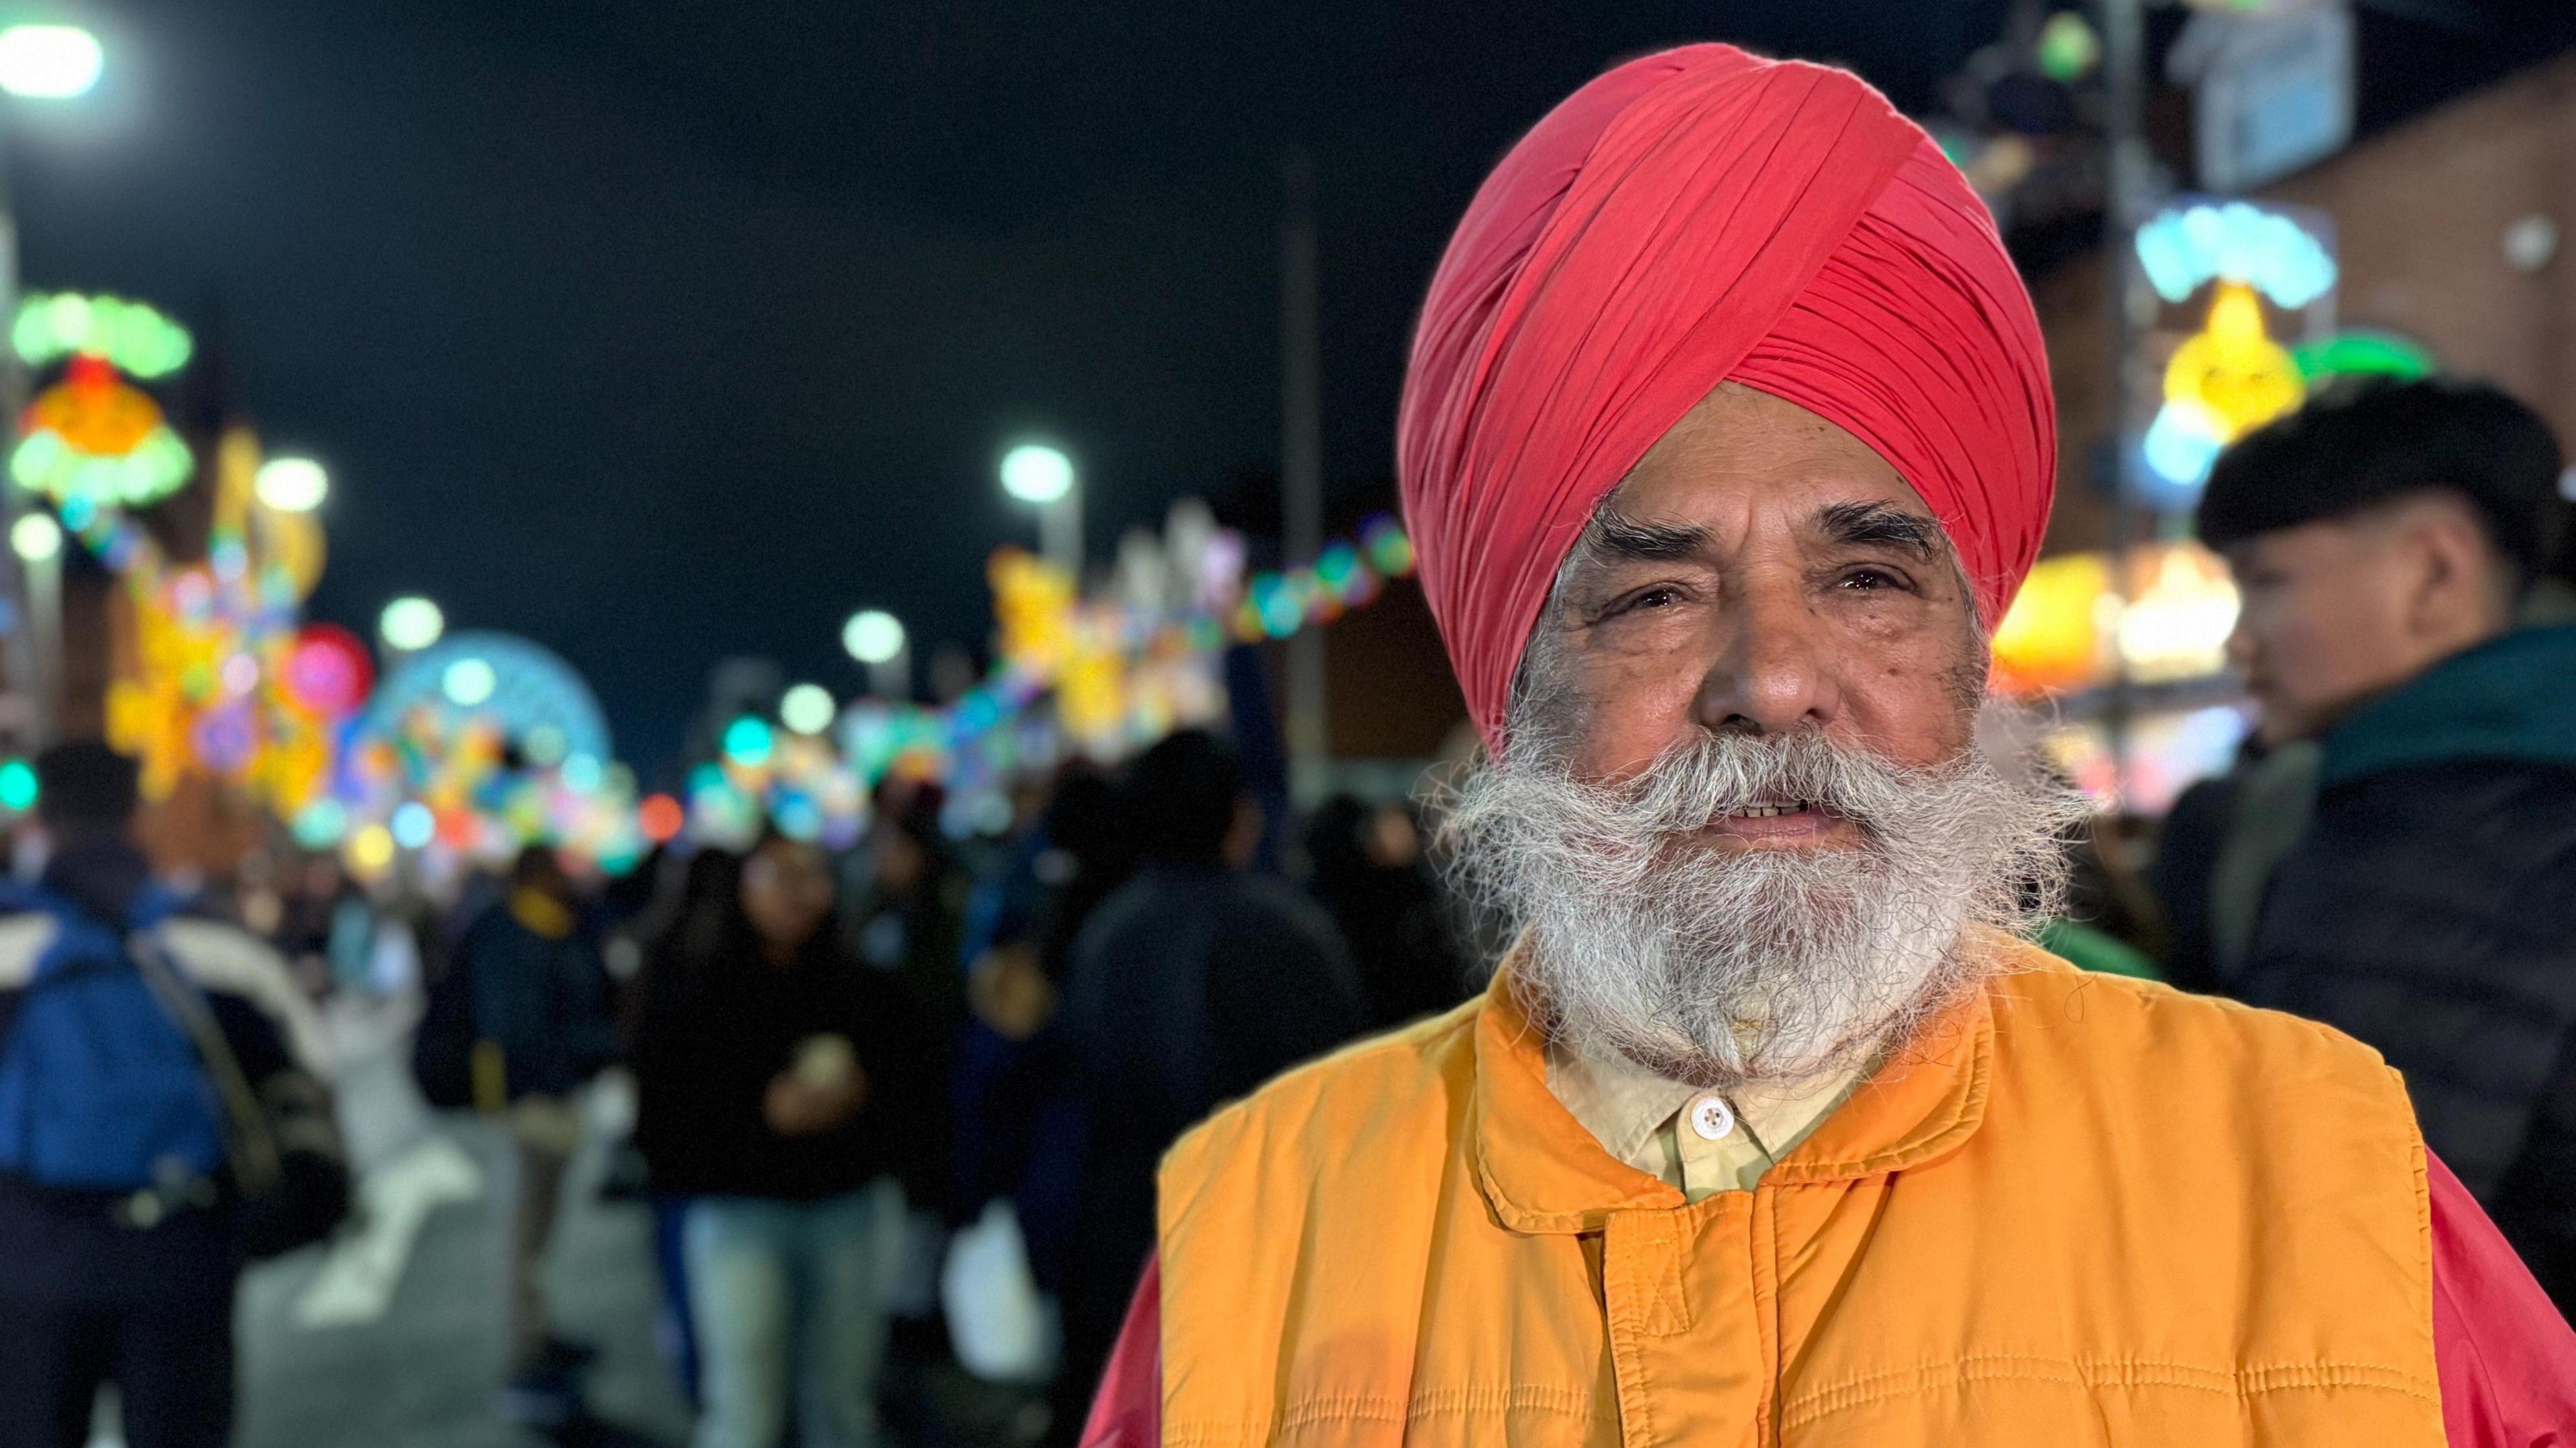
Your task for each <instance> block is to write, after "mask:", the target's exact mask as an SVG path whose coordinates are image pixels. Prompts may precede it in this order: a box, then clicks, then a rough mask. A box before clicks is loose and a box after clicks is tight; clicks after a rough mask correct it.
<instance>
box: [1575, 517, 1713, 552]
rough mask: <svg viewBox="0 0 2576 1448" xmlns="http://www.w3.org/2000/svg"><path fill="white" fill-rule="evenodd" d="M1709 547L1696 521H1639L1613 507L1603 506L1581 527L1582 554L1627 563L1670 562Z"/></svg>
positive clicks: (1703, 532)
mask: <svg viewBox="0 0 2576 1448" xmlns="http://www.w3.org/2000/svg"><path fill="white" fill-rule="evenodd" d="M1707 546H1708V530H1707V529H1706V528H1703V527H1700V526H1699V525H1698V524H1696V523H1641V522H1638V521H1637V520H1636V519H1634V518H1631V517H1628V516H1627V515H1625V514H1623V513H1621V512H1619V511H1618V510H1617V509H1615V508H1610V507H1603V508H1602V509H1601V510H1600V511H1598V512H1596V513H1594V514H1593V515H1592V521H1591V522H1590V523H1588V524H1586V525H1585V526H1584V529H1583V544H1582V547H1581V548H1580V549H1579V550H1577V551H1578V552H1579V553H1580V554H1581V555H1582V556H1584V557H1587V558H1596V559H1604V560H1616V561H1620V562H1630V563H1671V562H1675V561H1677V560H1679V559H1684V558H1689V557H1692V556H1693V555H1695V554H1697V553H1698V552H1699V551H1700V550H1701V549H1703V548H1705V547H1707Z"/></svg>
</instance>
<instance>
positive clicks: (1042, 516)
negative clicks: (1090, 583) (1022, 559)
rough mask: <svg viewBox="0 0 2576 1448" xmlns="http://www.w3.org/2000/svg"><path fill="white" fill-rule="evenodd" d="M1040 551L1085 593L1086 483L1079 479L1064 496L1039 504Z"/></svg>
mask: <svg viewBox="0 0 2576 1448" xmlns="http://www.w3.org/2000/svg"><path fill="white" fill-rule="evenodd" d="M1038 548H1039V551H1041V552H1043V553H1044V554H1045V555H1046V560H1047V562H1049V563H1052V564H1054V565H1055V566H1056V567H1058V568H1061V569H1063V570H1064V575H1065V577H1067V578H1070V579H1072V580H1073V588H1074V592H1075V593H1076V594H1077V595H1078V594H1080V593H1081V591H1082V480H1081V479H1080V478H1076V479H1074V480H1073V483H1072V485H1071V486H1069V487H1067V488H1066V489H1065V490H1064V496H1063V497H1061V498H1057V499H1054V500H1053V501H1050V502H1045V503H1040V504H1038Z"/></svg>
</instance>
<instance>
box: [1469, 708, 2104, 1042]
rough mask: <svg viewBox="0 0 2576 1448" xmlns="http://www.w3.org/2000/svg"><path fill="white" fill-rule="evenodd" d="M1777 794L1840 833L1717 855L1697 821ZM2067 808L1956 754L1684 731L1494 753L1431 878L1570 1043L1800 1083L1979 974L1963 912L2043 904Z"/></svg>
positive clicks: (2032, 914) (1901, 1029)
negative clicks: (1467, 905)
mask: <svg viewBox="0 0 2576 1448" xmlns="http://www.w3.org/2000/svg"><path fill="white" fill-rule="evenodd" d="M1784 800H1791V801H1798V802H1802V803H1805V804H1807V805H1809V806H1811V807H1813V808H1818V809H1823V810H1827V811H1830V812H1831V813H1834V814H1837V815H1841V816H1843V817H1845V818H1848V819H1850V820H1851V821H1853V822H1854V823H1855V824H1856V825H1857V826H1858V827H1859V828H1858V831H1857V833H1858V834H1859V836H1860V840H1859V844H1858V847H1856V848H1847V849H1822V850H1799V851H1754V852H1750V853H1728V852H1720V851H1716V850H1712V849H1709V848H1706V847H1704V845H1703V844H1702V843H1701V842H1700V840H1699V839H1698V838H1697V837H1698V836H1700V835H1701V834H1702V833H1703V832H1704V831H1706V830H1707V829H1708V827H1709V826H1710V825H1711V824H1712V823H1713V822H1715V821H1716V820H1718V819H1720V818H1722V817H1724V816H1727V815H1729V814H1735V813H1739V812H1741V811H1744V810H1747V809H1753V808H1760V807H1763V806H1765V805H1769V804H1774V803H1778V802H1781V801H1784ZM2082 810H2083V805H2082V803H2081V801H2080V799H2078V798H2077V797H2075V796H2073V795H2072V794H2071V792H2065V791H2060V790H2057V789H2054V788H2040V787H2033V786H2031V785H2027V784H2022V783H2016V782H2015V781H2014V780H2013V779H2012V778H2011V777H2010V776H2009V775H2008V774H2007V773H2006V772H2003V771H1999V770H1998V769H1996V768H1995V767H1994V766H1993V764H1992V763H1991V762H1989V761H1988V760H1987V759H1985V758H1984V757H1983V756H1981V755H1978V754H1976V753H1974V752H1968V753H1963V754H1962V755H1960V756H1959V757H1958V758H1956V759H1953V760H1950V761H1948V762H1946V763H1943V764H1940V765H1936V766H1931V767H1928V768H1927V767H1915V766H1909V765H1903V764H1898V763H1895V762H1892V761H1889V760H1886V759H1882V758H1880V757H1878V756H1876V755H1874V754H1871V753H1869V752H1868V751H1866V750H1862V749H1858V748H1855V747H1851V746H1847V745H1840V744H1837V743H1835V742H1833V741H1831V740H1828V739H1826V738H1825V737H1824V736H1822V735H1818V734H1791V735H1719V734H1702V735H1699V736H1696V737H1694V738H1692V739H1690V740H1687V741H1685V742H1684V743H1682V744H1680V745H1677V746H1675V747H1674V748H1673V749H1671V750H1669V751H1667V752H1666V753H1665V754H1664V755H1663V756H1662V757H1660V758H1658V759H1657V760H1656V761H1655V763H1654V764H1653V765H1651V766H1649V767H1648V768H1647V769H1645V770H1643V771H1641V772H1639V773H1638V774H1636V775H1634V776H1631V777H1629V778H1626V779H1623V780H1619V781H1615V782H1610V783H1595V782H1590V781H1583V780H1578V779H1576V778H1574V777H1573V776H1572V775H1571V774H1570V772H1569V771H1568V770H1567V769H1566V767H1565V765H1564V763H1563V761H1562V759H1561V758H1554V757H1550V758H1541V759H1523V760H1519V761H1506V762H1505V763H1504V764H1502V765H1499V766H1493V767H1489V768H1487V769H1486V770H1485V771H1483V772H1481V773H1480V774H1478V775H1477V776H1475V777H1474V778H1472V779H1470V780H1469V781H1468V782H1467V784H1466V785H1465V786H1464V787H1463V788H1462V789H1461V790H1460V791H1459V793H1458V795H1457V797H1456V800H1455V803H1454V806H1453V810H1452V813H1451V817H1450V843H1451V846H1452V850H1453V854H1452V873H1453V876H1454V877H1455V878H1456V879H1457V880H1458V881H1459V883H1460V884H1461V885H1462V887H1464V889H1465V892H1466V893H1467V895H1468V897H1469V898H1470V899H1471V900H1475V901H1478V902H1480V903H1481V904H1482V905H1483V906H1484V907H1485V908H1486V910H1487V912H1488V913H1489V915H1491V916H1494V917H1497V918H1498V921H1499V920H1500V919H1503V918H1507V919H1508V923H1509V924H1510V925H1511V926H1512V927H1514V928H1516V929H1518V930H1519V931H1521V932H1522V934H1523V938H1524V939H1525V940H1526V941H1527V945H1528V953H1527V955H1526V956H1525V958H1524V960H1523V962H1522V963H1521V964H1519V965H1517V966H1516V967H1515V969H1516V971H1517V972H1518V973H1519V974H1520V976H1521V978H1522V979H1523V981H1524V983H1525V984H1526V985H1528V986H1530V987H1531V988H1533V989H1534V990H1535V991H1536V993H1538V994H1539V995H1541V996H1542V997H1544V1004H1545V1006H1546V1008H1547V1010H1548V1012H1549V1014H1550V1017H1551V1019H1552V1020H1553V1021H1554V1022H1555V1024H1556V1026H1557V1028H1558V1029H1559V1030H1560V1032H1561V1033H1562V1034H1563V1035H1565V1036H1567V1037H1568V1038H1569V1039H1570V1043H1572V1044H1575V1045H1576V1046H1577V1047H1578V1048H1581V1049H1588V1050H1593V1051H1595V1052H1596V1053H1604V1052H1615V1053H1616V1054H1620V1055H1624V1056H1627V1057H1629V1058H1631V1059H1633V1060H1636V1061H1638V1062H1640V1063H1641V1064H1644V1065H1646V1066H1647V1067H1649V1068H1650V1069H1653V1070H1657V1071H1660V1072H1662V1073H1663V1074H1665V1075H1668V1076H1673V1077H1675V1078H1677V1079H1685V1080H1691V1081H1693V1082H1695V1083H1697V1084H1702V1085H1728V1084H1746V1083H1751V1082H1756V1081H1789V1080H1804V1079H1812V1078H1813V1077H1815V1076H1818V1075H1821V1074H1824V1073H1826V1072H1828V1071H1830V1070H1832V1069H1834V1068H1835V1067H1837V1066H1841V1065H1849V1064H1854V1063H1855V1062H1856V1061H1857V1059H1858V1058H1859V1057H1862V1056H1865V1055H1867V1054H1870V1053H1872V1052H1875V1051H1877V1050H1879V1049H1882V1048H1883V1047H1885V1046H1886V1045H1887V1044H1888V1043H1889V1042H1890V1041H1891V1040H1893V1039H1894V1038H1896V1037H1899V1036H1902V1035H1904V1034H1906V1033H1907V1032H1909V1031H1910V1030H1911V1029H1912V1028H1913V1027H1914V1026H1915V1025H1916V1024H1918V1023H1919V1022H1920V1021H1922V1020H1923V1019H1925V1018H1927V1017H1928V1016H1929V1014H1931V1013H1932V1012H1934V1011H1936V1010H1937V1009H1938V1008H1939V1007H1940V1006H1942V1005H1944V1004H1946V1003H1947V1002H1948V1001H1949V1000H1950V999H1953V998H1955V996H1956V995H1957V994H1958V992H1960V991H1961V990H1964V989H1966V988H1967V987H1968V986H1969V985H1971V984H1973V983H1974V981H1975V980H1976V979H1980V978H1982V977H1981V976H1979V975H1978V974H1977V971H1978V969H1979V967H1978V965H1977V963H1976V962H1973V961H1970V960H1967V959H1965V958H1964V953H1963V952H1962V951H1960V950H1959V949H1958V943H1959V940H1960V937H1961V935H1962V932H1963V931H1964V930H1965V928H1966V927H1967V925H1968V924H1970V923H1971V922H1982V923H1987V924H1994V925H2000V926H2003V927H2006V928H2018V927H2021V926H2023V925H2025V924H2028V923H2035V920H2036V919H2037V918H2038V917H2039V915H2040V914H2043V913H2045V912H2049V911H2053V909H2054V905H2055V900H2056V892H2057V889H2058V886H2059V884H2060V883H2061V882H2062V880H2063V878H2064V871H2065V854H2064V850H2063V848H2062V846H2061V843H2060V841H2061V838H2062V834H2063V831H2064V829H2065V828H2066V825H2067V823H2068V822H2069V821H2070V820H2071V819H2072V818H2075V817H2078V816H2080V814H2081V812H2082Z"/></svg>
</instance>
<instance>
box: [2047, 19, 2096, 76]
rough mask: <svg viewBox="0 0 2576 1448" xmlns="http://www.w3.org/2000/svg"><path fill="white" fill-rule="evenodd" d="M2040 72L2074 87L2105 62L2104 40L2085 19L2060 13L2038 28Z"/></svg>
mask: <svg viewBox="0 0 2576 1448" xmlns="http://www.w3.org/2000/svg"><path fill="white" fill-rule="evenodd" d="M2037 50H2038V57H2039V73H2040V74H2041V75H2044V76H2046V77H2048V78H2049V79H2050V80H2053V81H2055V82H2057V83H2058V84H2059V85H2073V84H2074V83H2075V82H2077V81H2079V80H2082V79H2083V78H2084V77H2086V76H2088V75H2091V74H2092V73H2093V67H2095V66H2097V65H2099V64H2101V63H2102V40H2101V37H2099V36H2097V35H2095V34H2094V33H2093V27H2092V26H2091V25H2089V24H2087V23H2086V22H2085V19H2084V16H2083V15H2082V14H2081V13H2080V12H2078V11H2074V10H2060V11H2058V12H2057V13H2056V14H2054V15H2051V16H2050V17H2048V23H2047V24H2045V25H2042V26H2041V27H2040V28H2039V45H2038V47H2037Z"/></svg>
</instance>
